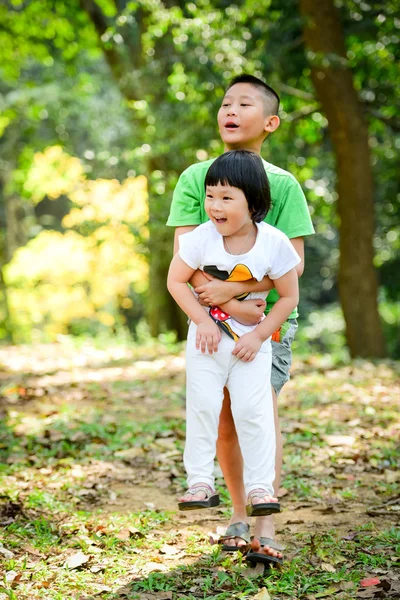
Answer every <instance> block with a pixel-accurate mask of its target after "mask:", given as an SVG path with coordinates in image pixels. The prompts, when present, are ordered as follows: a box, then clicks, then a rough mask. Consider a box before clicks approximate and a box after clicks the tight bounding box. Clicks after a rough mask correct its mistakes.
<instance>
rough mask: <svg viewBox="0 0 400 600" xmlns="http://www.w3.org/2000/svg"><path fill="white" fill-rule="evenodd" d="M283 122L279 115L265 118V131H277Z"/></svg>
mask: <svg viewBox="0 0 400 600" xmlns="http://www.w3.org/2000/svg"><path fill="white" fill-rule="evenodd" d="M280 123H281V120H280V118H279V117H278V115H270V116H269V117H267V118H266V120H265V125H264V131H265V132H266V133H273V132H274V131H276V130H277V129H278V127H279V125H280Z"/></svg>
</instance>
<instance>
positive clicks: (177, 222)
mask: <svg viewBox="0 0 400 600" xmlns="http://www.w3.org/2000/svg"><path fill="white" fill-rule="evenodd" d="M213 160H214V159H211V160H206V161H204V162H200V163H196V164H194V165H191V166H190V167H188V168H187V169H186V170H185V171H184V172H183V173H182V175H181V176H180V178H179V181H178V183H177V185H176V188H175V190H174V195H173V198H172V203H171V209H170V213H169V217H168V221H167V225H169V226H171V227H185V226H189V225H200V224H201V223H205V222H206V221H208V216H207V213H206V211H205V208H204V200H205V189H204V180H205V177H206V173H207V171H208V168H209V166H210V165H211V163H212V162H213ZM263 163H264V166H265V171H266V173H267V176H268V180H269V184H270V188H271V199H272V205H271V208H270V210H269V212H268V214H267V216H266V217H265V219H264V220H265V221H266V223H269V225H273V226H274V227H277V228H278V229H280V230H281V231H283V233H285V234H286V235H287V236H288V238H295V237H303V236H305V235H311V234H313V233H314V227H313V224H312V222H311V217H310V213H309V211H308V207H307V202H306V199H305V196H304V193H303V190H302V189H301V187H300V184H299V182H298V181H297V180H296V179H295V177H293V175H291V174H290V173H289V172H288V171H284V170H283V169H280V168H279V167H276V166H275V165H272V164H270V163H268V162H266V161H265V160H263ZM278 298H279V295H278V293H277V291H276V290H274V289H273V290H271V291H270V292H269V294H268V298H267V310H266V312H268V311H269V310H271V307H272V306H273V305H274V304H275V302H276V301H277V299H278ZM297 316H298V312H297V309H295V310H294V311H293V312H292V314H291V315H290V317H289V318H292V319H295V318H296V317H297Z"/></svg>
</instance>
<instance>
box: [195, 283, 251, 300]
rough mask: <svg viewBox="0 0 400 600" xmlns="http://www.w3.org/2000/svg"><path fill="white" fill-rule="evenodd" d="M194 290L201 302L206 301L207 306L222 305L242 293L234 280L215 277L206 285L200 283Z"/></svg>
mask: <svg viewBox="0 0 400 600" xmlns="http://www.w3.org/2000/svg"><path fill="white" fill-rule="evenodd" d="M194 291H195V292H196V294H198V295H199V299H200V301H201V304H203V303H204V304H206V305H207V306H220V305H221V304H225V302H228V301H229V300H231V299H232V298H234V297H235V296H236V295H237V294H240V290H239V291H238V289H237V285H235V283H234V282H227V281H221V280H220V279H215V278H214V279H211V281H209V282H208V283H205V284H204V285H199V287H197V288H195V290H194Z"/></svg>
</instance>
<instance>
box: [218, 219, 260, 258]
mask: <svg viewBox="0 0 400 600" xmlns="http://www.w3.org/2000/svg"><path fill="white" fill-rule="evenodd" d="M256 237H257V226H256V225H255V223H251V225H250V227H249V228H248V229H247V228H246V229H245V228H243V229H241V230H240V231H238V232H236V233H234V234H232V235H224V237H223V240H224V246H225V249H226V250H227V252H228V253H229V254H234V255H240V254H246V253H247V252H249V251H250V250H251V249H252V247H253V246H254V244H255V241H256Z"/></svg>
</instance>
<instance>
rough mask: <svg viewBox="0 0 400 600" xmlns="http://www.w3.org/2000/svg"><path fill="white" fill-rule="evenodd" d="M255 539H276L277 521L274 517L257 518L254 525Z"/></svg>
mask: <svg viewBox="0 0 400 600" xmlns="http://www.w3.org/2000/svg"><path fill="white" fill-rule="evenodd" d="M254 537H256V538H258V539H260V537H269V538H271V539H275V520H274V517H273V515H266V516H264V517H256V519H255V525H254Z"/></svg>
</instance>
